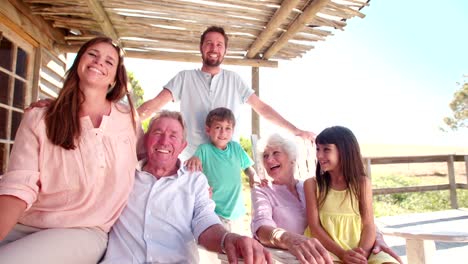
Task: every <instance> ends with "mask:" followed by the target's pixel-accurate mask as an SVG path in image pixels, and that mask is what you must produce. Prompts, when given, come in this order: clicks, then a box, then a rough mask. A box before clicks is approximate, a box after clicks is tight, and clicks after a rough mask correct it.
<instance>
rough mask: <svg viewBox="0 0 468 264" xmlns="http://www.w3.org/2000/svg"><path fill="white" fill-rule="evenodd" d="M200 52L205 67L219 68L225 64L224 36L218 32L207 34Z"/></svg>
mask: <svg viewBox="0 0 468 264" xmlns="http://www.w3.org/2000/svg"><path fill="white" fill-rule="evenodd" d="M200 52H201V55H202V59H203V65H204V66H209V67H218V66H219V65H221V63H222V62H223V59H224V55H225V54H226V43H225V40H224V36H223V35H222V34H221V33H218V32H209V33H207V34H206V36H205V39H204V40H203V43H202V44H201V45H200Z"/></svg>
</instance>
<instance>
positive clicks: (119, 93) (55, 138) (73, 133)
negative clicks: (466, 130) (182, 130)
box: [45, 37, 136, 149]
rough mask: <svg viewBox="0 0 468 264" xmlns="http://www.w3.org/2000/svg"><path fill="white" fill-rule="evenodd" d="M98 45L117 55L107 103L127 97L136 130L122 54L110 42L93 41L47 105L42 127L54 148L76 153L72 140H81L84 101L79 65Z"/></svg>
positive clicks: (78, 55)
mask: <svg viewBox="0 0 468 264" xmlns="http://www.w3.org/2000/svg"><path fill="white" fill-rule="evenodd" d="M98 43H108V44H110V45H112V46H113V47H114V48H115V50H116V51H117V54H119V61H118V65H117V74H116V77H115V85H114V87H113V88H112V89H111V90H110V91H109V92H108V93H107V95H106V99H107V100H108V101H111V102H117V101H119V100H120V99H122V98H123V97H124V96H125V95H127V99H128V104H129V106H130V110H131V114H132V123H133V126H134V128H135V129H136V124H135V120H136V114H135V108H134V106H133V102H132V100H131V98H130V95H129V91H128V88H127V81H128V80H127V71H126V69H125V66H124V61H123V60H124V58H123V51H122V49H120V48H119V47H118V46H117V45H116V44H115V43H114V42H113V41H112V39H111V38H108V37H96V38H93V39H91V40H89V41H88V42H86V43H85V44H83V46H81V48H80V50H79V51H78V53H77V55H76V58H75V60H74V61H73V65H72V66H71V68H70V69H69V70H68V71H67V73H66V75H65V80H64V83H63V88H62V89H61V90H60V93H59V95H58V97H57V99H56V100H55V101H54V102H53V103H52V104H51V105H50V107H49V108H48V109H47V112H46V116H45V123H46V129H47V137H48V138H49V140H50V141H51V142H52V143H53V144H55V145H57V146H61V147H63V148H64V149H75V148H76V145H75V140H76V139H77V138H79V137H80V133H81V125H80V118H79V111H80V106H81V104H82V103H83V102H84V100H85V95H84V93H83V92H82V91H81V90H80V89H79V83H80V78H79V76H78V64H79V62H80V60H81V57H82V56H83V54H84V53H85V52H86V50H88V48H89V47H91V46H93V45H95V44H98Z"/></svg>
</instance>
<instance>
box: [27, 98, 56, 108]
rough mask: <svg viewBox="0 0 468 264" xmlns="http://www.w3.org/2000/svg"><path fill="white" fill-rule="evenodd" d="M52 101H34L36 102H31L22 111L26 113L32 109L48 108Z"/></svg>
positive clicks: (48, 99) (47, 99)
mask: <svg viewBox="0 0 468 264" xmlns="http://www.w3.org/2000/svg"><path fill="white" fill-rule="evenodd" d="M53 101H54V100H52V99H50V98H46V99H41V100H39V101H36V102H32V103H31V104H29V106H28V107H26V108H25V109H24V110H25V111H28V110H31V109H33V108H34V107H49V106H50V105H51V104H52V102H53Z"/></svg>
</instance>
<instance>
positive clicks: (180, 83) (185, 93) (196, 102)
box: [164, 69, 254, 160]
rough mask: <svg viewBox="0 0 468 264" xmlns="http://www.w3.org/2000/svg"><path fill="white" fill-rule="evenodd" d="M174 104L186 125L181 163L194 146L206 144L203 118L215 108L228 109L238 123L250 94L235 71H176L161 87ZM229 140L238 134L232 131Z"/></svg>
mask: <svg viewBox="0 0 468 264" xmlns="http://www.w3.org/2000/svg"><path fill="white" fill-rule="evenodd" d="M164 87H165V88H166V89H168V90H169V91H170V92H171V93H172V98H173V99H174V101H175V102H178V101H180V112H181V113H182V116H183V118H184V120H185V123H186V126H187V129H186V131H187V141H188V146H187V147H186V148H185V150H184V152H182V153H181V154H180V156H179V157H180V159H181V160H186V159H188V158H190V157H191V156H192V155H193V153H195V150H196V149H197V147H198V145H200V144H203V143H209V142H210V141H209V138H208V136H207V135H206V133H205V119H206V116H207V115H208V113H209V112H210V111H211V110H213V109H215V108H217V107H226V108H229V109H230V110H231V111H232V112H233V113H234V116H235V117H236V123H237V124H238V123H240V122H241V118H240V114H241V106H242V104H244V103H245V102H247V100H248V99H249V97H250V96H251V95H252V94H253V93H254V90H253V89H251V88H250V87H249V86H247V84H246V83H245V82H244V81H243V80H242V78H241V77H240V76H239V75H238V74H237V73H235V72H232V71H229V70H223V69H222V70H221V71H220V72H219V73H218V74H216V75H215V76H213V77H212V76H211V74H209V73H206V72H203V71H201V70H200V69H197V70H186V71H181V72H179V73H178V74H177V75H176V76H175V77H174V78H172V80H170V81H169V82H168V83H167V84H166V85H165V86H164ZM232 140H234V141H237V142H238V141H239V132H238V131H237V130H234V135H233V138H232Z"/></svg>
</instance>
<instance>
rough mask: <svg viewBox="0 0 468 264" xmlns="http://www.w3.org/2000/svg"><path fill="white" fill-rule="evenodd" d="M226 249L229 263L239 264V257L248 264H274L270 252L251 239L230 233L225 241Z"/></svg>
mask: <svg viewBox="0 0 468 264" xmlns="http://www.w3.org/2000/svg"><path fill="white" fill-rule="evenodd" d="M224 249H225V251H226V255H227V257H228V261H229V263H237V261H238V258H239V257H241V258H242V259H243V261H244V263H246V264H254V263H255V264H256V263H273V259H272V258H271V254H270V252H268V250H266V249H265V248H264V247H263V246H262V245H261V244H260V243H259V242H258V241H257V240H255V239H253V238H251V237H247V236H241V235H238V234H236V233H229V234H227V236H226V238H225V240H224Z"/></svg>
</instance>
